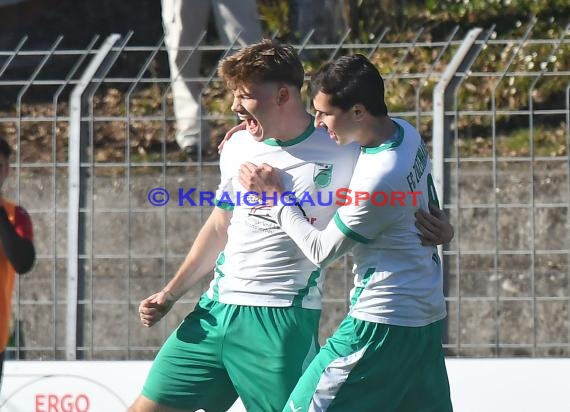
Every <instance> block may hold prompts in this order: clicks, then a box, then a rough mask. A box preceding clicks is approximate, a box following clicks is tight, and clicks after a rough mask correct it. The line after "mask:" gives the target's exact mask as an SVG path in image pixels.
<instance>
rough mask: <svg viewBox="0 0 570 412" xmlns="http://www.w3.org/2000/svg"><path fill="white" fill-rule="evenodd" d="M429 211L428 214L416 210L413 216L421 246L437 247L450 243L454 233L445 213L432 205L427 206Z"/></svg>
mask: <svg viewBox="0 0 570 412" xmlns="http://www.w3.org/2000/svg"><path fill="white" fill-rule="evenodd" d="M429 210H430V213H428V212H426V211H424V210H418V211H417V212H416V215H415V216H416V223H415V224H416V227H417V228H418V229H419V231H420V232H421V235H420V239H421V241H422V245H424V246H437V245H443V244H444V243H449V242H451V239H453V236H454V234H455V232H454V229H453V225H452V224H451V223H449V218H448V217H447V215H446V214H445V212H444V211H443V210H441V209H440V208H438V207H437V206H435V205H434V204H432V203H430V204H429Z"/></svg>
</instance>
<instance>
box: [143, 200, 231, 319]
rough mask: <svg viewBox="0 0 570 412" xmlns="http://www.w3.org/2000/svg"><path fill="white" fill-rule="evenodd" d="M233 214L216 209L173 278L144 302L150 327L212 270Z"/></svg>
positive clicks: (224, 241) (221, 248)
mask: <svg viewBox="0 0 570 412" xmlns="http://www.w3.org/2000/svg"><path fill="white" fill-rule="evenodd" d="M230 217H231V212H228V211H226V210H223V209H220V208H218V207H216V208H214V210H213V211H212V213H211V214H210V217H208V220H207V221H206V223H204V226H203V227H202V229H201V230H200V232H199V233H198V236H197V237H196V239H195V240H194V243H193V244H192V248H191V249H190V251H189V252H188V255H186V258H185V259H184V262H183V263H182V265H181V266H180V268H179V269H178V271H177V272H176V274H175V275H174V277H173V278H172V280H171V281H170V282H168V284H167V285H166V286H165V287H164V289H162V290H161V291H160V292H158V293H154V294H152V295H151V296H149V297H148V298H146V299H144V300H142V301H141V303H140V305H139V313H140V319H141V322H142V324H143V325H145V326H147V327H150V326H152V325H154V324H155V323H157V322H158V321H160V319H162V318H163V317H164V315H166V314H167V313H168V311H169V310H170V308H172V305H174V303H175V302H176V301H177V300H178V299H179V298H180V297H181V296H183V295H184V294H185V293H186V292H187V291H188V290H189V289H190V288H192V287H193V286H195V285H196V284H197V283H198V282H199V281H200V280H201V279H202V278H204V277H205V276H207V275H209V274H210V273H211V272H212V269H213V268H214V265H215V263H216V259H217V258H218V255H219V253H220V252H221V251H222V250H223V248H224V246H225V244H226V241H227V237H228V236H227V230H228V226H229V224H230Z"/></svg>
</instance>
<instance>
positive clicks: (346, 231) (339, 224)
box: [334, 212, 372, 243]
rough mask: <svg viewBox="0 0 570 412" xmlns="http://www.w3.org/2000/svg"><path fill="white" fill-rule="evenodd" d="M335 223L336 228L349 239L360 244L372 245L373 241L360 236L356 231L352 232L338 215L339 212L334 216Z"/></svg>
mask: <svg viewBox="0 0 570 412" xmlns="http://www.w3.org/2000/svg"><path fill="white" fill-rule="evenodd" d="M334 222H335V223H336V226H337V227H338V228H339V230H340V231H341V232H342V233H343V234H344V235H345V236H346V237H348V238H350V239H352V240H355V241H357V242H359V243H370V242H372V240H371V239H367V238H365V237H364V236H362V235H359V234H358V233H356V232H355V231H353V230H351V229H350V228H349V227H348V226H347V225H345V224H344V223H343V222H342V220H340V216H339V215H338V212H336V213H335V215H334Z"/></svg>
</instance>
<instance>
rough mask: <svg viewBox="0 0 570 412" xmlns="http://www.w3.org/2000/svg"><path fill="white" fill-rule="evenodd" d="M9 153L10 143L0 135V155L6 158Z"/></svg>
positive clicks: (10, 149)
mask: <svg viewBox="0 0 570 412" xmlns="http://www.w3.org/2000/svg"><path fill="white" fill-rule="evenodd" d="M11 154H12V148H11V147H10V145H9V144H8V142H7V141H6V140H4V139H3V138H2V137H0V155H2V156H4V157H6V159H8V158H9V157H10V155H11Z"/></svg>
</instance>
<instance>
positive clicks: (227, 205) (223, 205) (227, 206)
mask: <svg viewBox="0 0 570 412" xmlns="http://www.w3.org/2000/svg"><path fill="white" fill-rule="evenodd" d="M216 207H219V208H220V209H224V210H230V211H231V210H234V205H232V204H231V203H228V202H220V201H219V200H217V199H216Z"/></svg>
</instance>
